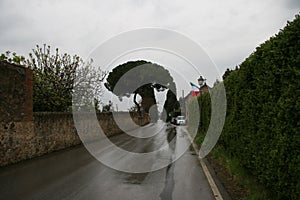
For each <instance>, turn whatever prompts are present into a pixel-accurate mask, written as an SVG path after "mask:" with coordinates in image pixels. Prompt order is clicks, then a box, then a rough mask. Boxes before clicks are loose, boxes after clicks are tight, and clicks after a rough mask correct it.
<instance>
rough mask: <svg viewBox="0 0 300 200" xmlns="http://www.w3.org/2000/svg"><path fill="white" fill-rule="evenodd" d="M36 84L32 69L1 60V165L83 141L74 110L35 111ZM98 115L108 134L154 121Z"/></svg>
mask: <svg viewBox="0 0 300 200" xmlns="http://www.w3.org/2000/svg"><path fill="white" fill-rule="evenodd" d="M32 83H33V76H32V71H31V70H29V69H26V68H24V67H22V66H17V65H12V64H8V63H5V62H0V123H1V124H0V166H5V165H8V164H12V163H16V162H19V161H21V160H26V159H30V158H33V157H37V156H41V155H44V154H47V153H50V152H53V151H57V150H60V149H64V148H68V147H70V146H74V145H77V144H80V143H81V140H80V138H79V136H78V135H77V131H76V129H75V127H74V121H73V115H72V113H44V112H42V113H33V109H32V107H33V101H32V99H33V98H32V95H33V90H32V85H33V84H32ZM97 117H98V121H99V124H100V126H101V128H102V129H103V131H104V132H105V133H106V135H107V136H113V135H116V134H120V133H122V132H123V131H128V130H132V129H135V128H137V125H145V124H147V123H149V121H150V118H149V116H148V115H144V116H143V117H142V118H140V117H139V116H138V114H137V113H130V114H129V113H127V112H124V113H123V112H118V113H114V114H112V113H98V114H97ZM114 119H116V120H114ZM116 121H117V122H119V123H118V124H117V123H116ZM133 122H134V123H133ZM119 125H121V127H122V130H121V129H120V127H119Z"/></svg>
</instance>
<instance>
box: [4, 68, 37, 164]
mask: <svg viewBox="0 0 300 200" xmlns="http://www.w3.org/2000/svg"><path fill="white" fill-rule="evenodd" d="M0 123H1V126H0V166H2V165H6V164H8V163H13V162H15V161H18V160H22V159H26V158H29V157H30V155H32V151H34V143H33V142H32V140H33V138H34V133H33V112H32V71H31V70H29V69H26V68H24V67H22V66H18V65H12V64H8V63H6V62H0Z"/></svg>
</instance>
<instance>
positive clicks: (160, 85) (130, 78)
mask: <svg viewBox="0 0 300 200" xmlns="http://www.w3.org/2000/svg"><path fill="white" fill-rule="evenodd" d="M106 81H107V82H106V83H105V84H104V85H105V87H106V88H107V89H108V90H109V91H111V92H113V93H114V94H115V95H117V96H118V97H120V98H122V97H124V96H127V97H129V96H130V95H131V94H134V99H133V101H134V103H135V105H136V106H137V108H138V111H139V112H140V111H141V108H140V105H139V104H138V102H137V101H136V97H137V95H140V96H141V98H142V101H141V106H142V108H143V111H144V112H146V113H149V110H150V108H151V107H152V106H153V105H155V104H156V99H155V95H154V90H156V91H164V90H166V89H171V91H172V92H173V93H174V96H175V98H176V86H175V83H174V81H173V78H172V76H171V75H170V73H169V71H168V70H166V69H165V68H164V67H162V66H160V65H158V64H155V63H151V62H147V61H144V60H139V61H129V62H127V63H124V64H121V65H119V66H117V67H116V68H114V69H113V70H112V71H111V72H110V73H109V74H108V77H107V80H106ZM117 85H121V86H122V87H116V86H117ZM153 109H156V107H153ZM151 110H152V109H151ZM152 112H153V110H152Z"/></svg>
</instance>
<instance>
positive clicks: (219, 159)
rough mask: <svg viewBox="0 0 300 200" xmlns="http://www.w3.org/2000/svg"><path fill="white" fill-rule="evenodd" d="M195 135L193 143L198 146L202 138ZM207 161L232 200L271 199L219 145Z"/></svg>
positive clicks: (199, 135) (253, 178)
mask: <svg viewBox="0 0 300 200" xmlns="http://www.w3.org/2000/svg"><path fill="white" fill-rule="evenodd" d="M201 135H202V134H197V136H196V138H195V143H196V144H197V145H198V146H200V145H201V143H202V141H203V139H204V137H203V136H202V137H201ZM207 160H208V161H209V163H210V164H211V166H212V168H213V169H214V171H215V173H216V175H217V177H218V179H219V180H220V181H221V183H222V184H223V186H224V187H225V189H226V190H227V192H228V193H229V195H230V197H231V198H232V199H233V200H236V199H242V200H261V199H266V200H267V199H271V198H270V196H269V194H268V192H267V191H266V189H265V188H264V187H263V186H262V185H260V184H259V183H258V182H257V180H256V179H255V177H253V176H252V175H251V174H250V173H249V172H248V171H247V170H246V169H244V168H243V167H242V166H241V165H240V163H239V161H238V160H237V159H235V158H234V157H232V156H230V155H228V154H227V153H226V151H225V149H224V148H223V147H222V146H221V145H216V146H215V147H214V149H213V150H212V151H211V152H210V153H209V155H208V156H207Z"/></svg>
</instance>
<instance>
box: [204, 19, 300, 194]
mask: <svg viewBox="0 0 300 200" xmlns="http://www.w3.org/2000/svg"><path fill="white" fill-rule="evenodd" d="M224 85H225V88H226V96H227V114H226V121H225V126H224V129H223V132H222V135H221V137H220V140H219V142H218V144H219V145H222V146H224V148H225V149H226V151H227V153H228V154H230V155H232V156H234V157H235V158H237V159H238V160H239V161H240V163H241V165H242V166H243V167H245V168H246V169H247V170H248V171H249V172H250V173H252V174H253V175H254V176H255V177H256V178H257V180H258V181H259V182H260V183H261V184H263V185H265V186H266V188H267V189H268V190H269V191H270V194H271V195H272V199H295V200H296V199H297V200H298V199H300V181H299V179H300V17H299V15H297V16H296V18H295V20H294V21H293V22H288V24H287V26H286V27H285V28H284V29H283V30H280V32H279V33H278V34H277V35H276V36H274V37H271V38H270V39H269V40H268V41H266V42H265V43H263V44H261V45H260V46H259V47H257V48H256V50H255V52H254V53H252V54H251V55H250V56H249V57H248V58H247V59H246V60H245V61H244V62H243V63H242V64H241V65H240V68H239V69H236V70H234V71H231V73H230V74H227V76H226V78H225V79H224ZM201 101H202V104H203V106H202V108H201V109H202V117H201V119H202V120H203V121H202V122H201V123H202V125H203V126H202V128H201V131H200V134H201V132H205V130H207V126H208V124H209V123H208V122H207V119H208V117H209V114H210V112H209V107H210V106H209V103H210V101H209V100H207V97H206V96H203V97H202V98H201ZM205 102H206V103H205ZM204 105H205V106H204Z"/></svg>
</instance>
